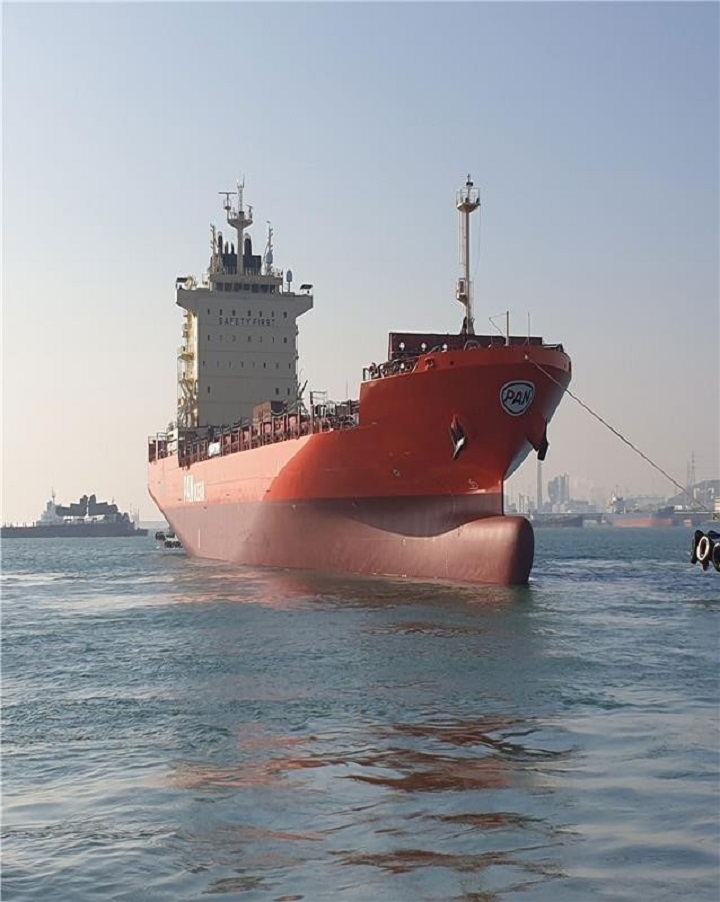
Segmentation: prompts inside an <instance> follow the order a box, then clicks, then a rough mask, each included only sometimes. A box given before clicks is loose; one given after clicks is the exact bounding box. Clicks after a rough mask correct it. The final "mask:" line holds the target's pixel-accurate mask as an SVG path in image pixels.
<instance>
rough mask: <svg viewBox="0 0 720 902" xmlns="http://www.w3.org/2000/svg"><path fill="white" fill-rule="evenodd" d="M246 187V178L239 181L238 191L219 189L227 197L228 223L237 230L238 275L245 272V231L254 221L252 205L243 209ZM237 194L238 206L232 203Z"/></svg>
mask: <svg viewBox="0 0 720 902" xmlns="http://www.w3.org/2000/svg"><path fill="white" fill-rule="evenodd" d="M244 187H245V179H244V178H243V180H242V182H237V191H218V194H221V195H222V196H223V197H224V198H225V203H224V204H223V209H224V210H225V214H226V216H227V221H228V225H231V226H232V227H233V228H234V229H235V231H236V232H237V245H236V246H237V249H238V255H237V271H238V275H241V274H242V273H244V272H245V266H244V261H243V232H244V231H245V229H247V228H249V227H250V226H251V225H252V223H253V218H252V207H251V206H248V208H247V211H246V210H244V209H243V189H244ZM236 194H237V198H238V202H237V208H235V207H233V205H232V204H231V203H230V198H231V197H233V196H234V195H236Z"/></svg>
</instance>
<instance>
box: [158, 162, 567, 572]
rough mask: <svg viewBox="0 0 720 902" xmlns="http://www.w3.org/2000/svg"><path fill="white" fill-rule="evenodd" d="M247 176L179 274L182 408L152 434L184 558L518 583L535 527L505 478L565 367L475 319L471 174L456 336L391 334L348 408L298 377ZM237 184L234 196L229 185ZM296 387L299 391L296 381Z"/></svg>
mask: <svg viewBox="0 0 720 902" xmlns="http://www.w3.org/2000/svg"><path fill="white" fill-rule="evenodd" d="M243 189H244V185H242V184H238V186H237V192H227V193H224V197H225V202H224V209H225V213H226V218H227V223H228V225H229V226H230V228H231V229H233V230H234V231H235V233H236V240H235V241H234V242H228V241H226V240H224V239H223V236H222V234H221V233H220V232H219V231H218V230H217V229H216V228H215V227H214V226H213V227H212V235H211V256H210V262H209V268H208V272H207V273H206V275H205V276H204V277H203V278H202V279H201V280H200V281H198V280H197V279H196V278H195V277H194V276H181V277H179V278H178V279H177V280H176V301H177V304H178V306H179V307H181V308H182V309H183V310H184V323H183V331H182V345H181V348H180V352H179V359H178V398H179V402H178V409H177V421H176V424H175V426H174V427H173V428H172V430H170V431H169V432H163V433H158V434H156V435H153V436H151V437H150V438H149V448H148V458H149V474H148V487H149V491H150V494H151V496H152V498H153V499H154V501H155V503H156V504H157V506H158V507H159V509H160V510H161V511H162V513H163V515H164V517H165V519H166V520H167V521H168V523H169V524H170V525H171V528H172V529H173V530H174V531H175V533H176V534H177V536H178V537H179V539H180V540H181V542H182V545H183V547H184V548H185V549H186V550H187V552H188V553H189V554H190V555H194V556H197V557H203V558H214V559H217V560H223V561H232V562H237V563H243V564H251V565H260V566H269V567H284V568H306V569H314V570H323V571H344V572H353V573H366V574H382V575H388V576H397V577H405V576H407V577H418V578H422V579H441V580H449V581H463V582H478V583H494V584H522V583H526V582H527V580H528V576H529V574H530V570H531V567H532V563H533V556H534V534H533V528H532V525H531V524H530V523H529V521H528V520H527V518H525V517H522V516H507V515H505V513H504V510H503V487H504V481H505V480H506V479H507V478H508V476H510V474H511V473H513V472H514V471H515V470H516V469H517V467H519V465H520V464H521V463H522V461H523V460H524V459H525V458H526V457H527V455H528V454H529V453H531V452H532V451H535V452H536V453H537V455H538V457H539V458H540V459H544V457H545V455H546V453H547V449H548V425H549V423H550V420H551V418H552V416H553V413H554V412H555V409H556V407H557V405H558V404H559V402H560V399H561V398H562V396H563V393H564V391H565V389H566V387H567V386H568V384H569V382H570V378H571V363H570V358H569V357H568V355H567V354H566V353H565V351H564V349H563V347H562V345H561V344H558V343H546V342H545V341H543V339H542V338H540V337H539V336H530V335H511V334H510V330H509V316H508V318H507V323H508V325H507V328H506V334H505V335H485V334H478V333H477V332H476V331H475V318H474V308H473V296H472V286H471V280H470V253H469V248H470V217H471V215H472V213H473V212H474V211H476V210H477V209H478V207H479V206H480V197H479V192H478V190H477V189H476V188H475V186H474V184H473V182H472V179H471V178H470V176H468V178H467V181H466V183H465V186H464V187H463V188H462V189H461V190H460V191H459V192H458V194H457V197H456V207H457V210H458V212H459V218H460V246H461V248H462V261H461V275H460V277H459V278H458V281H457V290H456V299H457V300H458V301H459V302H460V304H461V305H462V312H463V319H462V326H461V328H460V330H459V332H447V333H432V334H430V333H419V332H407V331H401V332H391V333H390V336H389V339H388V350H387V357H386V359H385V361H384V362H382V363H380V364H376V363H372V364H370V365H368V366H367V367H366V368H365V369H364V371H363V374H362V383H361V386H360V396H359V398H358V399H348V400H344V401H342V402H340V403H338V402H333V401H330V400H328V399H327V397H326V395H325V394H324V393H318V392H311V393H310V403H309V405H307V404H306V403H305V401H304V392H303V390H302V389H301V388H300V385H299V382H298V375H297V334H298V329H297V325H296V323H297V320H298V318H299V317H300V316H301V315H303V314H305V313H307V312H308V311H310V310H311V309H312V308H313V295H312V293H311V291H312V288H313V286H312V284H310V283H309V282H304V283H303V284H301V285H300V290H299V293H297V292H295V291H293V290H292V281H293V278H292V274H291V272H290V270H286V271H285V272H284V273H283V272H282V271H280V270H278V269H276V268H275V267H274V262H273V253H274V250H273V245H272V229H271V228H270V229H269V230H268V235H267V243H266V248H265V253H264V256H262V257H261V256H260V255H256V254H254V253H253V245H252V239H251V237H250V236H249V235H248V234H247V233H246V230H247V229H248V228H249V227H250V226H251V225H252V222H253V212H252V207H250V206H248V207H247V208H246V207H245V206H244V203H243ZM233 197H236V198H237V201H236V205H235V206H234V205H233V204H234V203H235V201H232V200H231V198H233ZM303 388H304V387H303Z"/></svg>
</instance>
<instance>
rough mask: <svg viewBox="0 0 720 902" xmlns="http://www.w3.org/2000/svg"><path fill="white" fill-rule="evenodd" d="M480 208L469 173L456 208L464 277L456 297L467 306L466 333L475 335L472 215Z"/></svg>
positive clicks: (477, 193) (459, 284) (459, 193)
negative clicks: (458, 219) (471, 240)
mask: <svg viewBox="0 0 720 902" xmlns="http://www.w3.org/2000/svg"><path fill="white" fill-rule="evenodd" d="M479 206H480V193H479V192H478V190H477V188H475V187H474V185H473V181H472V179H471V178H470V173H469V172H468V177H467V181H466V182H465V189H464V190H460V191H458V193H457V201H456V207H457V209H458V212H459V213H460V265H461V267H462V269H463V276H462V277H461V278H459V279H458V283H457V291H456V292H455V295H456V297H457V299H458V300H459V301H460V303H461V304H464V305H465V308H466V312H465V331H466V332H467V334H468V335H474V334H475V318H474V316H473V308H472V291H471V286H470V214H471V213H473V212H474V211H475V210H477V208H478V207H479Z"/></svg>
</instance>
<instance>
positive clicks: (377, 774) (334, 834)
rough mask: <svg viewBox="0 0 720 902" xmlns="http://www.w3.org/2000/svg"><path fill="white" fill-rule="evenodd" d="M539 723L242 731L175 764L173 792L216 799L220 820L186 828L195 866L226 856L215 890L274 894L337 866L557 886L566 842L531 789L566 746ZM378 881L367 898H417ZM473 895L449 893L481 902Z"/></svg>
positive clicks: (212, 864) (219, 862)
mask: <svg viewBox="0 0 720 902" xmlns="http://www.w3.org/2000/svg"><path fill="white" fill-rule="evenodd" d="M540 728H541V725H540V724H536V723H533V722H520V721H518V720H513V719H503V718H488V719H486V718H481V717H479V718H475V719H455V718H446V719H444V720H441V721H438V720H437V717H436V715H435V714H431V715H429V717H428V719H427V720H426V721H422V720H418V719H415V720H413V721H412V722H407V723H404V722H403V723H397V724H391V725H386V724H381V723H375V724H366V725H364V727H363V728H358V729H357V730H355V731H354V732H353V733H348V731H346V730H345V731H340V730H330V731H328V732H327V733H322V732H319V733H314V734H311V735H296V734H290V735H288V734H280V733H275V732H274V731H273V730H272V729H271V728H270V727H269V726H262V725H259V724H254V725H251V726H247V727H244V728H243V729H242V730H238V734H237V757H236V758H235V760H233V761H232V762H228V763H226V764H225V765H223V766H219V765H210V764H207V763H203V762H197V761H195V762H178V763H177V764H176V766H175V767H174V769H173V772H172V774H171V775H170V778H169V782H170V785H171V786H172V787H174V788H175V789H177V790H180V791H187V792H191V793H193V794H194V797H195V804H197V805H201V806H203V807H204V806H206V805H208V804H214V805H219V806H220V808H219V811H220V814H219V817H220V820H221V821H224V822H222V823H220V824H217V823H216V824H215V825H214V826H213V827H211V828H209V829H205V830H202V829H198V831H197V832H196V833H195V834H193V835H190V834H188V835H187V836H186V840H187V845H186V846H185V848H184V854H183V857H185V855H187V854H188V852H189V851H190V850H192V856H193V861H192V862H191V863H190V862H188V866H192V867H196V866H197V864H198V862H197V856H199V857H200V858H201V859H205V865H204V866H207V867H208V868H210V869H212V870H214V871H215V873H216V876H217V869H218V867H222V866H229V864H230V862H232V863H233V866H234V867H241V869H242V871H243V877H242V878H241V882H240V883H238V882H237V880H236V879H235V878H229V877H228V878H227V880H226V879H225V878H219V879H216V880H215V881H214V882H213V884H212V889H211V890H208V891H211V892H216V893H223V892H231V891H232V892H237V891H239V887H240V885H241V883H242V885H243V886H247V885H250V884H246V883H243V881H246V880H248V879H249V878H250V877H252V878H254V879H257V880H264V879H267V880H269V883H268V884H267V885H266V884H265V883H261V884H258V885H262V886H264V887H265V888H266V889H270V888H272V889H273V890H274V891H277V895H278V897H282V893H281V891H283V890H284V891H287V892H288V893H289V892H290V891H291V890H292V889H295V890H297V889H298V887H297V885H295V886H293V880H292V879H291V878H290V874H291V873H292V872H294V871H297V870H298V869H300V871H303V869H306V868H307V869H310V873H311V874H312V873H314V874H315V878H313V877H312V876H310V875H309V874H305V877H304V879H305V880H310V883H311V884H312V882H313V879H316V880H317V879H318V877H317V874H318V871H317V869H320V870H323V869H326V868H330V867H334V866H336V865H341V866H342V867H343V868H344V869H350V870H353V869H358V874H361V873H364V872H365V871H366V869H367V868H371V869H374V870H376V871H377V872H378V874H385V875H387V877H386V878H385V879H390V878H392V879H393V880H395V879H396V878H398V877H400V876H401V875H403V874H409V873H411V872H414V871H418V870H425V869H427V870H428V871H429V872H433V871H434V870H436V869H441V870H443V871H445V872H447V871H451V872H453V873H455V874H456V875H457V876H458V878H462V880H463V881H467V879H468V878H473V879H474V880H475V882H476V883H477V886H478V887H479V886H480V884H481V877H482V875H483V874H484V873H485V872H487V871H488V869H495V870H494V873H495V871H497V869H500V871H499V872H507V874H508V877H507V879H508V880H509V881H510V882H511V883H512V884H513V885H514V886H515V887H516V888H517V887H518V886H521V885H526V886H531V885H533V884H534V883H535V882H537V880H539V879H542V880H549V879H555V878H556V877H557V876H558V875H560V869H559V867H558V866H557V865H556V863H555V861H554V855H553V851H552V850H553V848H554V847H555V846H556V845H557V844H558V843H560V842H563V841H566V839H567V837H565V836H564V835H563V834H562V831H561V830H560V829H559V828H558V827H556V826H554V825H553V823H552V821H551V819H549V818H547V817H546V816H545V814H544V812H545V811H546V810H547V798H545V800H544V802H543V803H542V805H540V804H539V803H536V802H535V800H534V795H533V792H532V790H531V791H528V789H529V787H530V789H531V787H532V784H533V781H534V780H535V779H536V774H537V772H538V769H541V768H542V766H543V764H544V762H556V761H558V760H560V759H563V758H567V757H568V756H569V755H570V754H571V751H570V750H569V749H568V750H565V751H558V750H556V749H547V748H544V747H543V745H542V743H541V742H540V741H539V729H540ZM215 816H216V817H217V816H218V813H217V812H215ZM207 817H208V814H207V813H205V814H204V815H203V816H202V818H198V820H202V821H204V822H206V821H207ZM282 872H284V875H283V876H281V877H280V878H278V874H279V873H282ZM271 878H272V879H271ZM238 879H240V878H238ZM363 879H364V878H363ZM445 879H446V878H445ZM358 880H360V878H359V877H358ZM228 881H229V882H228ZM344 881H345V878H343V882H344ZM318 885H319V883H315V886H316V888H317V886H318ZM379 886H380V887H382V886H384V889H380V890H379V891H378V892H377V893H376V894H375V893H373V894H371V895H370V896H368V897H367V898H398V899H405V898H410V897H409V896H407V895H403V893H402V892H401V891H400V890H399V889H398V888H397V887H396V888H395V890H393V889H391V888H390V884H383V883H382V880H381V883H380V884H379ZM393 886H395V884H393ZM393 892H397V893H399V895H397V896H393ZM474 892H476V891H475V890H473V891H472V892H470V891H468V892H467V893H466V894H464V893H462V892H461V893H460V894H459V895H453V896H452V898H457V899H468V900H470V899H478V898H483V896H478V895H473V893H474ZM492 897H493V896H492V895H488V896H485V897H484V898H492ZM297 898H301V899H313V898H314V894H313V893H312V892H310V893H309V894H308V895H303V894H301V895H299V896H297ZM363 898H365V897H363ZM413 898H415V897H413ZM418 898H419V897H418ZM430 898H440V897H435V896H431V897H430ZM442 898H447V899H449V898H451V896H450V895H448V896H445V897H442Z"/></svg>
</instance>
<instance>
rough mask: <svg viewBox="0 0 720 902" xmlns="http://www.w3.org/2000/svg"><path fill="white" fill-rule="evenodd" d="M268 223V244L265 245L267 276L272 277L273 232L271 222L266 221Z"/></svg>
mask: <svg viewBox="0 0 720 902" xmlns="http://www.w3.org/2000/svg"><path fill="white" fill-rule="evenodd" d="M265 221H266V222H267V244H266V245H265V275H266V276H270V275H272V264H273V244H272V237H273V230H272V226H271V225H270V220H269V219H267V220H265Z"/></svg>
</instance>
